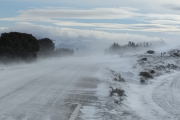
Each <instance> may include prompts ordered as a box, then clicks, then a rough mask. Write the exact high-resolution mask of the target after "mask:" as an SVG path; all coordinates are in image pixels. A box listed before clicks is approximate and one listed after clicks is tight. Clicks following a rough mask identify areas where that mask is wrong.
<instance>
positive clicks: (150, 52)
mask: <svg viewBox="0 0 180 120" xmlns="http://www.w3.org/2000/svg"><path fill="white" fill-rule="evenodd" d="M147 53H149V54H154V53H155V52H154V51H153V50H148V51H147Z"/></svg>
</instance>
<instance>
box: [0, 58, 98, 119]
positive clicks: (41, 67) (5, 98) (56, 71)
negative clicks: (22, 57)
mask: <svg viewBox="0 0 180 120" xmlns="http://www.w3.org/2000/svg"><path fill="white" fill-rule="evenodd" d="M96 62H97V59H96ZM96 62H95V61H93V60H91V61H89V60H88V59H80V58H73V59H71V60H70V59H62V60H47V61H41V62H38V63H34V64H31V65H26V64H25V65H17V66H18V67H17V66H16V65H15V66H13V67H12V66H11V67H10V66H9V67H5V66H2V67H1V69H2V70H1V71H0V120H64V119H66V120H67V119H68V117H69V116H70V114H71V113H72V111H73V105H71V104H70V103H68V101H66V100H67V99H70V98H68V97H69V94H73V93H75V92H76V94H78V93H77V91H78V90H79V89H80V88H82V87H84V88H88V87H91V88H92V87H94V88H95V87H96V85H93V84H89V83H86V82H83V79H84V78H86V79H88V77H91V78H92V77H93V75H94V74H95V73H96V72H97V71H98V66H97V65H96ZM94 84H97V83H96V82H94ZM71 99H72V98H71ZM84 99H85V98H84ZM74 102H78V101H74Z"/></svg>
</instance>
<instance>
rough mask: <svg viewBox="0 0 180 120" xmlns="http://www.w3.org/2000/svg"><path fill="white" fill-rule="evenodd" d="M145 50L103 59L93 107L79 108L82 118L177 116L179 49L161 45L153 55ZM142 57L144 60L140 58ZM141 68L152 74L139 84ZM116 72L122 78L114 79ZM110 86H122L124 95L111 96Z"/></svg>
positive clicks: (174, 119) (175, 119) (161, 119)
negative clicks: (119, 79)
mask: <svg viewBox="0 0 180 120" xmlns="http://www.w3.org/2000/svg"><path fill="white" fill-rule="evenodd" d="M145 52H146V51H144V52H141V53H137V54H135V55H127V56H125V57H119V56H112V57H110V58H109V59H105V60H104V61H103V62H104V63H103V64H106V65H105V66H104V65H103V67H102V69H101V71H100V72H98V74H97V77H98V78H99V80H101V81H102V84H99V85H98V87H97V90H96V91H97V93H96V96H97V97H98V100H97V102H96V103H94V104H93V105H92V106H93V107H92V106H91V107H88V106H85V107H83V108H82V109H81V112H82V113H83V115H82V116H83V117H82V118H83V119H87V120H88V119H89V120H97V119H98V120H116V119H118V120H119V119H122V120H141V119H142V120H179V119H180V112H179V111H180V73H179V70H180V69H179V56H178V54H179V51H178V50H169V49H160V50H155V54H153V55H149V54H147V53H145ZM174 53H175V54H174ZM176 53H178V54H176ZM142 58H146V59H147V60H145V61H141V59H142ZM152 70H153V72H152ZM140 72H147V73H149V74H150V75H151V76H152V78H150V79H149V78H144V77H143V79H145V83H146V84H141V83H140V79H141V77H142V76H140V75H139V74H140ZM117 75H121V77H122V78H124V79H125V82H122V81H117ZM112 88H113V89H115V88H118V89H121V90H124V91H125V96H121V97H120V96H119V95H118V94H113V95H112V96H111V95H110V91H111V89H112Z"/></svg>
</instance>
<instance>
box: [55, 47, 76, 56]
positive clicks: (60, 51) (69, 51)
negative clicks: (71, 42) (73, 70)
mask: <svg viewBox="0 0 180 120" xmlns="http://www.w3.org/2000/svg"><path fill="white" fill-rule="evenodd" d="M71 55H74V50H73V49H68V48H58V49H56V50H55V51H54V56H56V57H61V56H71Z"/></svg>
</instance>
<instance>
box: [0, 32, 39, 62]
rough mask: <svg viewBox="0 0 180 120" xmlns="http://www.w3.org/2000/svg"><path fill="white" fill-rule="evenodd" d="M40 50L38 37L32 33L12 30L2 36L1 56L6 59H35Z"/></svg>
mask: <svg viewBox="0 0 180 120" xmlns="http://www.w3.org/2000/svg"><path fill="white" fill-rule="evenodd" d="M38 50H39V43H38V41H37V39H36V38H35V37H34V36H32V35H31V34H26V33H18V32H10V33H2V35H1V37H0V57H1V58H6V59H13V58H21V59H24V60H25V59H28V58H31V59H34V58H36V52H37V51H38Z"/></svg>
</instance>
